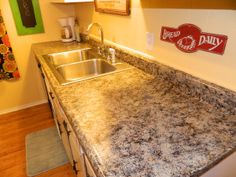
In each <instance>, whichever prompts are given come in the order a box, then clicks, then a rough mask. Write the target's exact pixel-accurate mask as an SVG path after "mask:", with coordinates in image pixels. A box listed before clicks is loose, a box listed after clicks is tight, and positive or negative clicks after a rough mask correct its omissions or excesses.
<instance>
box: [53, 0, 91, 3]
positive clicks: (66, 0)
mask: <svg viewBox="0 0 236 177" xmlns="http://www.w3.org/2000/svg"><path fill="white" fill-rule="evenodd" d="M51 2H52V3H82V2H93V0H51Z"/></svg>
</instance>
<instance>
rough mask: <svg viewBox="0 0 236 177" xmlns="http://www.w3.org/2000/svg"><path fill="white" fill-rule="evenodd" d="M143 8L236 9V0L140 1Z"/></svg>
mask: <svg viewBox="0 0 236 177" xmlns="http://www.w3.org/2000/svg"><path fill="white" fill-rule="evenodd" d="M140 2H141V5H142V7H143V8H178V9H236V0H204V1H203V0H140Z"/></svg>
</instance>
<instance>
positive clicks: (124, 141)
mask: <svg viewBox="0 0 236 177" xmlns="http://www.w3.org/2000/svg"><path fill="white" fill-rule="evenodd" d="M79 47H80V45H78V44H70V45H67V44H62V43H60V42H49V43H39V44H34V45H33V51H34V53H35V54H36V57H37V59H38V60H39V62H40V63H41V65H42V67H43V69H44V71H45V72H46V75H47V77H48V79H49V81H50V84H51V85H52V87H53V89H54V91H55V93H56V94H57V96H58V99H59V101H60V104H61V106H62V107H63V109H64V111H65V113H66V115H67V117H68V119H69V120H70V121H71V123H72V125H73V128H74V129H75V130H76V131H77V135H78V138H79V141H80V142H81V144H82V146H83V147H84V149H85V152H86V154H87V156H88V157H89V159H90V162H91V163H92V165H93V167H94V170H95V172H96V173H97V176H98V177H102V176H105V177H127V176H132V177H139V176H140V177H144V176H145V177H190V176H199V175H200V174H202V173H203V172H205V171H207V170H208V169H209V168H211V167H212V166H213V165H215V164H216V163H218V162H219V161H220V160H222V159H223V158H225V157H226V156H228V155H229V154H231V153H232V152H234V151H235V149H236V148H235V147H236V136H235V134H236V115H235V114H232V113H231V112H229V111H228V110H226V109H219V108H217V107H216V106H214V105H211V104H209V103H207V102H205V101H203V100H200V99H199V98H198V97H194V96H190V95H188V94H185V92H184V91H183V90H180V89H179V88H178V87H177V86H176V85H175V84H174V83H171V82H169V81H167V80H166V81H165V80H163V79H160V78H158V77H157V76H153V75H150V74H147V73H145V72H143V71H141V70H139V69H136V68H133V69H130V70H127V71H124V72H120V73H116V74H111V75H107V76H104V77H100V78H96V79H93V80H88V81H83V82H79V83H75V84H71V85H67V86H61V85H59V83H58V82H57V80H56V79H55V77H54V76H53V74H52V73H51V71H50V69H49V67H48V66H47V64H46V63H45V62H44V60H43V58H42V55H43V54H47V53H51V52H55V51H63V50H71V49H75V48H79Z"/></svg>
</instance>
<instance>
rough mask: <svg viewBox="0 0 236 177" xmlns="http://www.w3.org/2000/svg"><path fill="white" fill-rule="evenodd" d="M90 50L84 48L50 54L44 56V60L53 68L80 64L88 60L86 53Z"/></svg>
mask: <svg viewBox="0 0 236 177" xmlns="http://www.w3.org/2000/svg"><path fill="white" fill-rule="evenodd" d="M89 50H91V49H90V48H84V49H79V50H72V51H66V52H60V53H52V54H48V55H44V56H43V57H44V58H47V60H48V61H49V62H50V63H51V64H53V65H54V66H56V67H57V66H60V65H64V64H68V63H74V62H80V61H83V60H87V59H88V58H89V56H88V53H89V52H88V51H89Z"/></svg>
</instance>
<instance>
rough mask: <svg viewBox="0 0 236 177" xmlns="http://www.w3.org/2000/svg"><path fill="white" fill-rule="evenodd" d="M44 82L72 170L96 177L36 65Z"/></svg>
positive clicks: (81, 175) (44, 75)
mask: <svg viewBox="0 0 236 177" xmlns="http://www.w3.org/2000/svg"><path fill="white" fill-rule="evenodd" d="M38 66H39V68H40V71H41V74H42V78H43V80H44V85H45V89H46V91H47V95H48V100H49V102H50V104H51V110H52V113H53V118H54V121H55V124H56V127H57V131H58V134H59V136H60V138H61V140H62V143H63V145H64V148H65V151H66V154H67V157H68V159H69V162H70V164H71V165H72V167H73V170H74V172H75V174H76V176H78V177H96V175H95V173H94V171H93V168H92V166H91V165H90V163H89V160H88V158H87V157H86V155H85V153H84V151H83V148H82V146H81V145H80V143H79V141H78V138H77V137H76V133H75V131H74V129H73V128H72V126H71V124H70V122H69V121H68V119H67V117H66V114H65V112H64V111H63V109H62V107H61V105H60V103H59V101H58V98H57V96H56V94H55V93H54V91H53V89H52V87H51V86H50V83H49V81H48V79H47V77H46V74H45V72H44V70H43V68H41V65H40V64H39V65H38Z"/></svg>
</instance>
